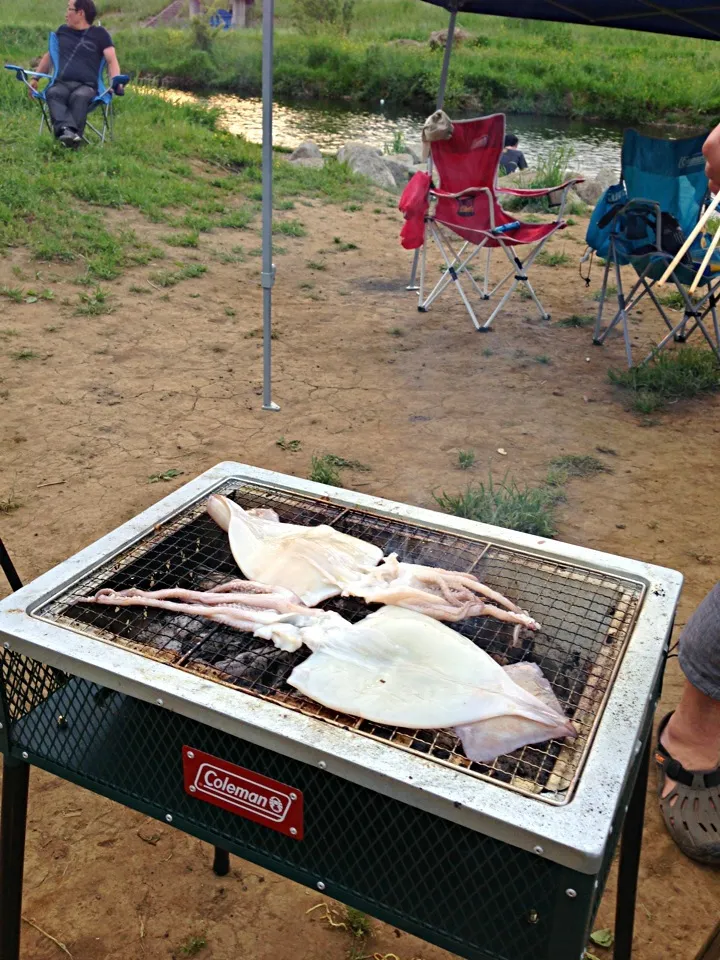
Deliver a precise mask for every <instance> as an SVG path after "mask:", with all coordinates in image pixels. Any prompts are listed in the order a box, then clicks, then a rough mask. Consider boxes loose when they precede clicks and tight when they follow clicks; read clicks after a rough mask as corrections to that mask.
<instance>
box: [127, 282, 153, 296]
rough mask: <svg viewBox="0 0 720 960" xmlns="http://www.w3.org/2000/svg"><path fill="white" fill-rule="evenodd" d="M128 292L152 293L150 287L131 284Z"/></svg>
mask: <svg viewBox="0 0 720 960" xmlns="http://www.w3.org/2000/svg"><path fill="white" fill-rule="evenodd" d="M128 292H129V293H145V294H148V293H152V291H151V290H150V287H139V286H138V285H137V284H135V283H131V284H130V286H129V287H128Z"/></svg>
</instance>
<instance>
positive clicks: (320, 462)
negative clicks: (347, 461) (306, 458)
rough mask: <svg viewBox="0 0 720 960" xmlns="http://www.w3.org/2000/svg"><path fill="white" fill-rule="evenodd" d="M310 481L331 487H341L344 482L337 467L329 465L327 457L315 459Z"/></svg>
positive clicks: (313, 459)
mask: <svg viewBox="0 0 720 960" xmlns="http://www.w3.org/2000/svg"><path fill="white" fill-rule="evenodd" d="M309 479H310V480H314V481H315V483H326V484H328V486H331V487H341V486H342V480H341V478H340V473H339V471H338V469H337V467H334V466H333V465H332V464H331V463H328V461H327V458H326V457H313V458H312V469H311V470H310V478H309Z"/></svg>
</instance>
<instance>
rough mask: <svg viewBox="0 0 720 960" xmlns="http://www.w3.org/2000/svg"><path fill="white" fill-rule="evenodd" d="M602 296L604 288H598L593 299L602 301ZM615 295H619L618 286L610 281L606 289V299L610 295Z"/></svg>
mask: <svg viewBox="0 0 720 960" xmlns="http://www.w3.org/2000/svg"><path fill="white" fill-rule="evenodd" d="M601 296H602V289H600V290H596V291H595V293H594V294H593V300H596V301H598V302H600V297H601ZM615 296H617V287H616V286H615V285H614V284H612V283H609V284H608V285H607V287H606V289H605V299H606V300H607V299H608V298H609V297H615Z"/></svg>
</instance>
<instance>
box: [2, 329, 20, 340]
mask: <svg viewBox="0 0 720 960" xmlns="http://www.w3.org/2000/svg"><path fill="white" fill-rule="evenodd" d="M19 336H20V331H19V330H15V329H14V328H13V327H6V328H5V329H4V330H0V340H9V339H10V337H19Z"/></svg>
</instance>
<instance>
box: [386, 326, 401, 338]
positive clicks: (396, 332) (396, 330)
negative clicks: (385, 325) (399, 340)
mask: <svg viewBox="0 0 720 960" xmlns="http://www.w3.org/2000/svg"><path fill="white" fill-rule="evenodd" d="M388 333H389V334H390V336H391V337H404V336H405V331H404V330H403V328H402V327H390V329H389V330H388Z"/></svg>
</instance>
